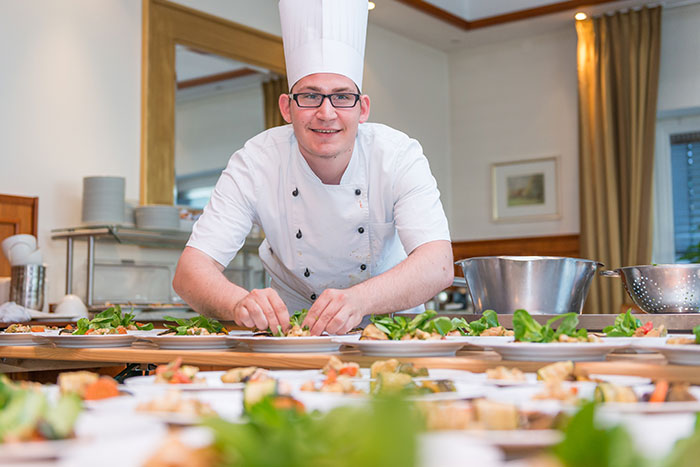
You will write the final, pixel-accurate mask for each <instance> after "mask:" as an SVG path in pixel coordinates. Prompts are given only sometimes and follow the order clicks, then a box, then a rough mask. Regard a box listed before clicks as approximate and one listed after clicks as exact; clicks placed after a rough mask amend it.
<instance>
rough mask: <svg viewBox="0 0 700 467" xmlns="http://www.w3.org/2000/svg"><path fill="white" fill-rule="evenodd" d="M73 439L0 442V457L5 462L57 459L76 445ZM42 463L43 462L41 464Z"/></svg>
mask: <svg viewBox="0 0 700 467" xmlns="http://www.w3.org/2000/svg"><path fill="white" fill-rule="evenodd" d="M77 445H78V443H77V441H76V440H75V439H62V440H57V441H28V442H26V443H4V444H0V459H2V462H3V463H5V462H7V463H10V464H11V463H12V462H20V461H22V462H29V461H42V460H49V459H57V458H59V457H61V455H62V454H64V453H65V452H68V451H70V450H71V449H72V448H74V447H75V446H77ZM42 465H43V464H42Z"/></svg>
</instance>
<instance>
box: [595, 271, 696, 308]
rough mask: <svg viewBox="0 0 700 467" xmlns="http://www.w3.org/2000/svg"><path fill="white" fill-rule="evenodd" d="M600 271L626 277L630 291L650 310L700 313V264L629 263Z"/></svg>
mask: <svg viewBox="0 0 700 467" xmlns="http://www.w3.org/2000/svg"><path fill="white" fill-rule="evenodd" d="M600 275H601V276H606V277H622V283H623V284H624V285H625V290H626V291H627V294H628V295H629V296H630V298H632V301H633V302H634V303H635V305H637V306H638V307H639V308H641V309H642V310H644V311H646V312H647V313H700V264H657V265H648V266H627V267H624V268H620V269H613V270H610V271H601V273H600Z"/></svg>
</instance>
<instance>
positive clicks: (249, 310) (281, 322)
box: [233, 288, 289, 332]
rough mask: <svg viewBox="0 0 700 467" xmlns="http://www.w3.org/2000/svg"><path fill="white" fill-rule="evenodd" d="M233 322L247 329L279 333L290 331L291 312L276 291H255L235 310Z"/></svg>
mask: <svg viewBox="0 0 700 467" xmlns="http://www.w3.org/2000/svg"><path fill="white" fill-rule="evenodd" d="M233 320H234V321H235V322H236V323H237V324H239V325H241V326H245V327H247V328H257V329H260V330H261V331H262V330H265V329H268V328H270V330H271V331H273V332H275V331H277V326H281V327H282V330H283V331H287V330H288V329H289V312H288V311H287V306H286V305H285V304H284V302H283V301H282V299H281V298H280V296H279V295H278V294H277V292H276V291H275V290H274V289H271V288H267V289H253V290H252V291H251V292H250V293H249V294H248V295H246V296H245V297H243V299H242V300H241V301H239V302H238V303H237V304H236V307H235V308H234V309H233Z"/></svg>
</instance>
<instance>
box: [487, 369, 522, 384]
mask: <svg viewBox="0 0 700 467" xmlns="http://www.w3.org/2000/svg"><path fill="white" fill-rule="evenodd" d="M486 378H488V379H497V380H501V381H527V378H526V377H525V373H523V372H522V371H521V370H519V369H518V368H507V367H504V366H497V367H496V368H488V369H487V370H486Z"/></svg>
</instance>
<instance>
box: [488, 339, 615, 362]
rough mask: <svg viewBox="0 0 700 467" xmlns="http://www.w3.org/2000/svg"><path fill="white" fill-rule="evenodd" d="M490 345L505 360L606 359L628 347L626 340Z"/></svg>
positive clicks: (583, 360) (575, 360)
mask: <svg viewBox="0 0 700 467" xmlns="http://www.w3.org/2000/svg"><path fill="white" fill-rule="evenodd" d="M489 347H490V348H491V349H493V350H495V351H496V352H498V353H499V354H500V355H501V358H502V359H503V360H512V361H533V362H556V361H560V360H571V361H574V362H588V361H597V360H605V357H606V355H607V354H608V353H610V352H612V351H613V350H616V349H621V348H624V347H627V344H626V343H624V342H618V343H615V342H600V343H599V342H581V343H567V344H563V343H557V342H552V343H548V344H536V343H532V342H509V343H505V344H489Z"/></svg>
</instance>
